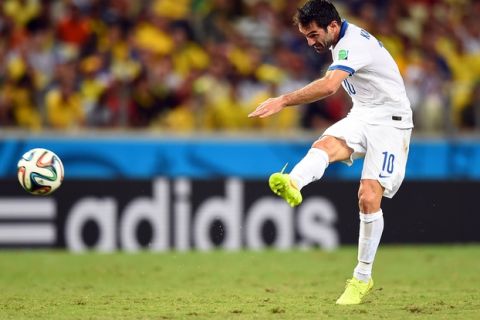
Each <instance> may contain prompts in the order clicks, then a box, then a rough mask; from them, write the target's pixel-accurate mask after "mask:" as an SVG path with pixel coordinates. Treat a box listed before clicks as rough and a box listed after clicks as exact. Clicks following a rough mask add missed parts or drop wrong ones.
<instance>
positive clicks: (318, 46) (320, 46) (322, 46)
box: [313, 34, 334, 53]
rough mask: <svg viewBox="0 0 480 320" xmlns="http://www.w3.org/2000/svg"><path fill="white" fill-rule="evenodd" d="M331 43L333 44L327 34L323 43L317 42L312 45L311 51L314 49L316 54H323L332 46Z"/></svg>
mask: <svg viewBox="0 0 480 320" xmlns="http://www.w3.org/2000/svg"><path fill="white" fill-rule="evenodd" d="M333 43H334V41H333V38H332V39H330V37H328V34H327V37H326V38H325V41H323V42H319V41H317V42H316V43H315V44H314V45H313V49H315V51H316V52H318V53H323V52H325V51H327V50H328V49H329V48H330V47H331V46H332V45H333Z"/></svg>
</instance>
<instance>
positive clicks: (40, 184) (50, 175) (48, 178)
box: [17, 148, 64, 195]
mask: <svg viewBox="0 0 480 320" xmlns="http://www.w3.org/2000/svg"><path fill="white" fill-rule="evenodd" d="M17 168H18V170H17V176H18V181H19V182H20V185H21V186H22V187H23V189H25V190H26V191H27V192H29V193H31V194H34V195H48V194H51V193H52V192H53V191H55V190H56V189H58V187H60V185H61V184H62V181H63V174H64V170H63V164H62V161H61V160H60V158H59V157H58V156H57V155H56V154H55V153H53V152H52V151H50V150H47V149H42V148H36V149H32V150H30V151H28V152H26V153H25V154H24V155H23V156H22V158H21V159H20V160H19V161H18V164H17Z"/></svg>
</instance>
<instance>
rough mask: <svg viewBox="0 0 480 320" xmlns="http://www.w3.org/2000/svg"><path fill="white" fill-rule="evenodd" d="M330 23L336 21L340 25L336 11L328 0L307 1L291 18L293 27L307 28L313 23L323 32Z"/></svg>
mask: <svg viewBox="0 0 480 320" xmlns="http://www.w3.org/2000/svg"><path fill="white" fill-rule="evenodd" d="M332 21H337V22H338V24H341V23H342V20H341V18H340V15H339V14H338V11H337V9H335V6H334V5H333V4H332V3H331V2H330V1H328V0H309V1H307V3H305V4H304V5H303V7H301V8H298V9H297V13H296V14H295V16H294V17H293V22H294V23H295V25H300V26H302V27H307V26H309V25H310V24H311V23H312V22H315V23H316V24H317V25H318V26H319V27H320V28H322V29H324V30H327V26H328V25H329V24H330V23H331V22H332Z"/></svg>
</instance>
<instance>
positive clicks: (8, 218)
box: [0, 178, 480, 251]
mask: <svg viewBox="0 0 480 320" xmlns="http://www.w3.org/2000/svg"><path fill="white" fill-rule="evenodd" d="M357 189H358V182H348V181H328V180H324V181H320V182H316V183H313V184H311V185H309V186H307V187H305V188H304V189H303V192H302V193H303V194H304V203H303V204H302V205H301V206H300V207H298V208H295V209H291V208H290V207H288V206H287V205H286V204H285V203H283V201H282V200H280V199H279V198H277V197H275V196H273V195H272V194H271V192H270V190H269V188H268V186H267V183H266V182H265V181H259V180H241V179H234V178H232V179H230V178H228V179H224V180H220V179H218V180H190V179H170V180H169V179H164V178H156V179H153V180H95V181H93V180H92V181H90V180H73V181H72V180H67V181H65V183H64V185H63V186H62V187H61V188H60V189H59V190H58V191H57V192H56V193H54V194H53V196H51V197H48V198H43V197H36V196H30V195H29V194H27V193H26V192H25V191H23V190H22V189H21V187H20V186H19V185H18V183H17V182H16V181H15V180H0V190H2V191H1V193H0V230H4V235H3V236H2V235H1V234H0V247H3V248H10V247H15V248H16V247H54V248H67V249H70V250H73V251H82V250H87V249H97V250H101V251H114V250H128V251H135V250H140V249H151V250H156V251H163V250H191V249H199V250H209V249H213V248H216V247H222V248H226V249H241V248H247V249H262V248H264V247H269V246H272V247H277V248H280V249H288V248H291V247H299V246H307V247H309V246H318V247H322V248H325V249H333V248H335V247H336V246H338V245H340V244H353V243H356V241H357V237H358V221H359V218H358V200H357ZM479 190H480V183H479V182H469V181H407V182H404V184H403V186H402V188H401V189H400V191H399V192H398V193H397V195H396V196H395V197H394V198H393V199H387V198H384V200H383V204H382V209H383V212H384V217H385V230H384V233H383V237H382V243H447V242H448V243H451V242H461V243H465V242H479V241H480V232H479V231H478V230H479V229H480V215H479V214H478V213H477V210H476V208H477V203H476V199H477V195H478V191H479ZM44 200H45V201H47V202H48V201H49V202H48V203H47V202H45V203H43V202H42V201H44ZM32 201H36V202H32ZM30 202H31V204H34V205H36V204H41V205H42V204H48V205H46V206H44V207H45V208H47V209H45V210H47V211H48V210H51V211H52V212H50V213H48V214H47V213H46V214H44V215H43V216H42V215H38V212H37V213H32V214H29V213H28V212H25V210H26V211H28V210H32V209H31V206H29V204H30ZM2 207H3V208H2ZM40 207H41V206H39V208H40ZM44 207H42V208H44ZM22 208H27V209H25V210H23V211H22ZM48 208H50V209H48ZM9 210H11V211H9ZM42 210H43V209H42ZM16 212H21V214H20V213H19V214H18V216H17V215H16ZM152 219H153V220H152ZM27 225H28V228H30V229H28V228H25V229H22V228H23V227H24V226H27ZM35 226H38V227H39V229H38V230H40V226H43V227H45V226H47V229H48V228H50V229H51V230H53V231H52V232H53V233H54V235H53V236H50V238H49V237H48V232H45V229H42V230H43V231H38V237H36V236H35V234H37V233H36V232H37V231H36V230H37V229H35V228H36V227H35ZM48 226H49V227H48ZM9 228H10V229H12V230H13V228H19V229H18V230H19V231H18V232H16V231H15V232H16V233H12V234H13V236H12V239H9V238H8V235H9V234H10V233H9V232H10V231H12V230H9ZM32 228H33V229H32ZM15 230H17V229H15ZM29 230H33V231H34V232H31V231H29ZM47 231H48V230H47ZM22 232H24V233H28V234H25V238H22ZM29 236H30V237H29ZM42 239H43V240H42ZM72 239H73V240H72Z"/></svg>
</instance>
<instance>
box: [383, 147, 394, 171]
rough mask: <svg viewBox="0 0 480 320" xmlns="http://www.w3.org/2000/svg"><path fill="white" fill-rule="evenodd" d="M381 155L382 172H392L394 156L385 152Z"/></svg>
mask: <svg viewBox="0 0 480 320" xmlns="http://www.w3.org/2000/svg"><path fill="white" fill-rule="evenodd" d="M382 154H383V165H382V172H388V173H392V172H393V163H394V161H395V155H394V154H392V153H390V154H389V153H388V152H387V151H385V152H382Z"/></svg>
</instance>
